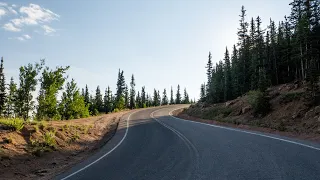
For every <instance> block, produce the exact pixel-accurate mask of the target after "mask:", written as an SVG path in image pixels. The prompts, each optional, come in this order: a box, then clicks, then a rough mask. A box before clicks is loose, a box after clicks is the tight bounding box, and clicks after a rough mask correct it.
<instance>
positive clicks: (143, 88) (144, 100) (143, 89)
mask: <svg viewBox="0 0 320 180" xmlns="http://www.w3.org/2000/svg"><path fill="white" fill-rule="evenodd" d="M147 99H148V98H147V97H146V90H145V87H144V86H142V89H141V103H142V108H146V107H147Z"/></svg>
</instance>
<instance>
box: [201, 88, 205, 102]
mask: <svg viewBox="0 0 320 180" xmlns="http://www.w3.org/2000/svg"><path fill="white" fill-rule="evenodd" d="M205 89H206V88H205V84H201V88H200V101H202V102H204V101H205V98H206V90H205Z"/></svg>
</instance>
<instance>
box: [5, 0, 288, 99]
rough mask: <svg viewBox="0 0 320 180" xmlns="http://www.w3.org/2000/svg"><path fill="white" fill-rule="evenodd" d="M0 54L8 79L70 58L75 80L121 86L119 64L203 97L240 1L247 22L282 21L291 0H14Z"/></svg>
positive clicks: (152, 81) (230, 37) (147, 81)
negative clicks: (208, 70)
mask: <svg viewBox="0 0 320 180" xmlns="http://www.w3.org/2000/svg"><path fill="white" fill-rule="evenodd" d="M0 2H1V3H0V43H1V45H0V56H3V57H4V60H5V68H6V69H5V73H6V75H7V79H9V77H10V76H13V77H14V78H15V79H16V81H17V78H18V73H19V72H18V68H19V67H20V66H21V65H26V64H27V63H30V62H36V61H39V60H40V59H41V58H45V59H46V63H47V65H48V66H50V67H55V66H58V65H59V66H61V65H63V66H64V65H70V66H71V69H70V71H69V73H68V74H69V77H70V78H69V79H71V78H74V79H75V80H76V82H77V83H78V85H79V87H80V88H82V87H84V86H85V84H88V86H89V87H90V90H91V91H92V92H93V91H94V89H95V88H96V86H97V85H100V87H101V89H102V91H104V89H105V88H106V87H107V86H108V85H109V86H110V87H111V88H112V90H113V92H115V87H116V79H117V73H118V69H119V68H121V69H122V70H124V74H125V78H126V82H127V83H128V85H129V80H130V77H131V74H132V73H133V74H134V75H135V78H136V84H137V89H138V90H140V89H141V86H143V85H144V86H146V89H147V91H148V92H150V93H151V92H153V88H156V89H160V91H161V92H162V91H163V88H166V89H167V91H170V90H169V89H170V86H173V87H174V91H176V86H177V84H180V86H181V87H182V88H184V87H186V88H187V90H188V92H189V95H190V97H192V98H193V97H195V98H198V97H199V93H200V84H201V83H203V82H204V81H206V75H205V66H206V62H207V56H208V52H209V51H211V52H212V56H213V61H215V62H217V61H219V60H221V59H222V58H223V53H224V51H225V47H226V46H228V47H230V49H231V47H232V45H233V44H234V43H236V42H237V36H236V32H237V28H238V26H239V23H238V22H239V14H240V9H241V6H242V5H244V6H245V8H246V9H247V19H248V21H249V20H250V19H251V17H252V16H253V17H256V16H258V15H259V16H260V17H261V18H262V22H263V26H264V27H266V26H267V25H268V22H269V19H270V18H272V19H273V20H275V21H279V20H283V19H284V18H283V17H284V15H289V14H290V6H289V3H290V2H291V1H290V0H281V1H280V0H259V1H257V0H242V1H241V0H225V1H218V0H192V1H191V0H150V1H146V0H145V1H141V0H138V1H129V0H118V1H116V0H113V1H111V0H90V1H88V0H68V1H65V0H55V1H43V0H34V1H30V0H26V1H19V0H10V1H0Z"/></svg>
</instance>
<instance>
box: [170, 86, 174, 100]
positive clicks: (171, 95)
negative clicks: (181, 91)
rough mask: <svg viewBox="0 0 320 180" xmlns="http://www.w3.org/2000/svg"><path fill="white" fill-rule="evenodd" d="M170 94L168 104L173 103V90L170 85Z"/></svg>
mask: <svg viewBox="0 0 320 180" xmlns="http://www.w3.org/2000/svg"><path fill="white" fill-rule="evenodd" d="M170 92H171V94H170V105H172V104H174V99H173V90H172V86H171V91H170Z"/></svg>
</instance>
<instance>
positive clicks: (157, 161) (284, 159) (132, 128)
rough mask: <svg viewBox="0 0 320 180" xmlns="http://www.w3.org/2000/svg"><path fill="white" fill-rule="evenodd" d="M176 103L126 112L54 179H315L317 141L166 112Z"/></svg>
mask: <svg viewBox="0 0 320 180" xmlns="http://www.w3.org/2000/svg"><path fill="white" fill-rule="evenodd" d="M177 107H181V106H171V107H166V108H153V109H145V110H140V111H136V112H135V113H134V114H131V115H130V116H129V115H127V116H126V117H124V120H123V121H122V122H121V124H120V129H119V130H118V132H117V134H116V135H115V137H114V138H113V139H112V140H111V141H110V142H109V143H108V144H107V145H106V146H104V147H103V148H102V149H101V151H100V152H98V153H97V154H96V155H95V156H93V157H91V158H89V159H88V160H87V161H85V162H83V163H81V164H79V165H77V166H75V167H74V168H72V169H70V170H69V171H67V172H66V173H64V174H61V175H59V176H57V177H56V179H63V178H65V179H70V180H71V179H72V180H82V179H92V180H93V179H94V180H100V179H101V180H114V179H121V180H126V179H137V180H142V179H145V180H151V179H152V180H153V179H167V180H173V179H192V180H193V179H244V180H248V179H290V180H292V179H306V180H313V179H320V148H319V146H318V145H315V144H308V143H307V142H304V144H306V146H303V145H301V144H297V143H301V142H298V141H294V142H293V141H292V140H288V139H287V138H282V137H280V138H281V139H280V140H279V139H277V138H279V136H272V135H271V136H270V135H267V136H270V137H271V138H270V137H266V136H265V135H262V136H260V135H257V134H256V133H255V132H253V133H251V134H250V132H249V133H244V132H241V131H237V130H233V129H231V130H230V129H225V128H219V127H218V128H217V127H212V126H208V125H204V124H199V123H194V122H190V121H184V120H180V119H176V118H173V117H171V116H169V113H170V112H171V111H172V110H173V109H176V108H177ZM152 117H153V118H152ZM128 118H130V121H129V128H128V131H127V128H126V127H127V126H126V125H127V124H126V123H127V121H126V119H128ZM259 134H260V133H259ZM273 137H274V138H273ZM282 139H283V140H282ZM119 142H121V143H120V144H119ZM295 142H297V143H296V144H295ZM307 146H310V147H307ZM97 159H98V160H97Z"/></svg>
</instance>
